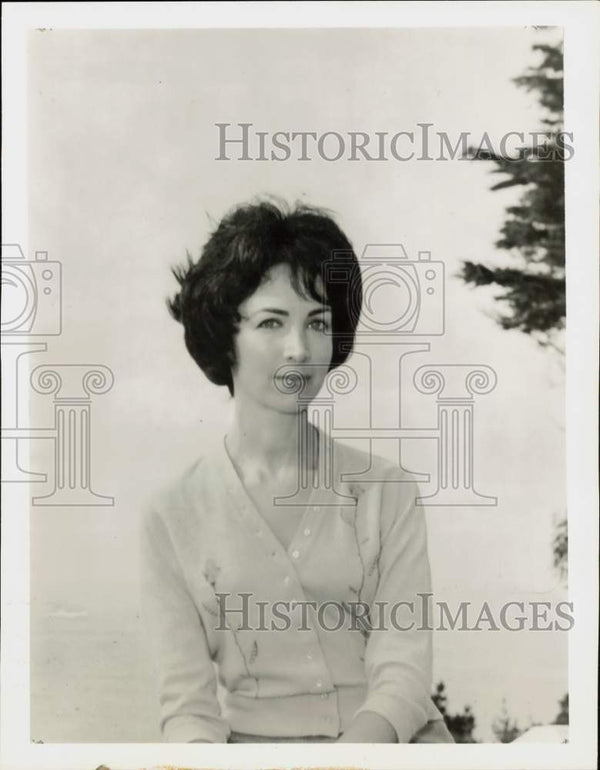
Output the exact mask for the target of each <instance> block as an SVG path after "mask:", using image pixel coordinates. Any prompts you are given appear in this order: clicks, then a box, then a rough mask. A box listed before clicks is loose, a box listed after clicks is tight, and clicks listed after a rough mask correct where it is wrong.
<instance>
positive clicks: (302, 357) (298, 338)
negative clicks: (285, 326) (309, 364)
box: [284, 329, 309, 361]
mask: <svg viewBox="0 0 600 770" xmlns="http://www.w3.org/2000/svg"><path fill="white" fill-rule="evenodd" d="M284 353H285V358H286V360H288V361H306V359H307V358H308V355H309V353H308V345H307V344H306V337H305V335H304V333H303V332H302V331H300V330H297V329H292V330H291V331H290V333H289V334H288V335H287V337H286V338H285V349H284Z"/></svg>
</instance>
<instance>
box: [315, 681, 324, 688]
mask: <svg viewBox="0 0 600 770" xmlns="http://www.w3.org/2000/svg"><path fill="white" fill-rule="evenodd" d="M316 684H317V687H318V688H319V689H321V687H323V682H322V681H321V680H320V679H317V683H316Z"/></svg>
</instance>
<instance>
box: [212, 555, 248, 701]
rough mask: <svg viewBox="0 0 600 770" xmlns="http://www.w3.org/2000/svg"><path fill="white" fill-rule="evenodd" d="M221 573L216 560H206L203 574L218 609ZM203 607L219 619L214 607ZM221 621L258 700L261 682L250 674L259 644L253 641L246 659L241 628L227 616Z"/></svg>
mask: <svg viewBox="0 0 600 770" xmlns="http://www.w3.org/2000/svg"><path fill="white" fill-rule="evenodd" d="M220 572H221V568H220V567H219V565H218V564H217V563H216V562H215V561H214V559H211V558H208V559H207V560H206V562H205V564H204V573H203V574H204V577H205V579H206V582H207V583H208V584H209V585H210V587H211V588H212V590H213V594H215V596H214V604H215V606H216V607H218V602H217V597H216V594H217V579H218V577H219V573H220ZM202 606H203V607H204V609H205V610H206V611H207V612H209V613H210V614H211V615H212V616H213V617H218V616H219V614H220V613H219V612H218V610H217V609H215V608H214V607H209V606H208V605H207V604H206V602H202ZM221 620H222V621H224V623H225V625H226V627H227V628H228V630H229V631H231V635H232V637H233V641H234V642H235V646H236V647H237V649H238V651H239V653H240V656H241V658H242V662H243V664H244V668H245V670H246V675H247V676H248V678H249V679H254V682H255V685H256V687H255V691H254V697H255V698H258V697H259V681H258V678H257V677H255V676H254V675H253V674H252V673H251V672H250V666H251V665H252V664H253V663H254V661H255V660H256V658H257V657H258V642H257V641H256V639H254V640H253V642H252V646H251V647H250V652H249V653H248V656H247V657H246V653H245V652H244V649H243V647H242V645H241V644H240V640H239V638H238V632H239V628H233V627H232V625H231V624H230V623H229V621H228V620H227V618H226V617H225V616H223V617H222V618H221Z"/></svg>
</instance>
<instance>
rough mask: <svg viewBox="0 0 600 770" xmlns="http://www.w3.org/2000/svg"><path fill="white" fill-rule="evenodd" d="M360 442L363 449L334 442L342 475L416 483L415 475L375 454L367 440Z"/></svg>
mask: <svg viewBox="0 0 600 770" xmlns="http://www.w3.org/2000/svg"><path fill="white" fill-rule="evenodd" d="M360 441H361V444H362V448H358V447H356V446H352V445H350V444H347V443H345V442H343V441H337V440H335V441H334V442H333V444H334V456H335V463H336V466H337V467H338V468H339V471H340V472H341V473H343V474H348V473H356V474H364V475H365V478H367V477H368V478H372V479H375V478H379V479H381V480H382V482H386V481H390V482H394V481H398V482H401V483H406V484H408V483H411V482H414V481H415V477H414V476H413V474H412V473H410V472H409V471H407V470H405V469H404V468H402V467H400V466H399V465H398V463H397V462H393V461H392V460H390V459H388V458H387V457H384V456H383V455H379V454H376V453H375V452H373V451H372V448H371V447H369V442H368V440H367V439H361V440H360Z"/></svg>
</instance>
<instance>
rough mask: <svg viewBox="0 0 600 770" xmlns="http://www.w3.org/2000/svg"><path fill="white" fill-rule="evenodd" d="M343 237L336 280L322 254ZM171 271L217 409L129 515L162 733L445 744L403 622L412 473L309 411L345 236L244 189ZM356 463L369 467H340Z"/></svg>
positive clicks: (329, 344) (351, 306) (411, 631)
mask: <svg viewBox="0 0 600 770" xmlns="http://www.w3.org/2000/svg"><path fill="white" fill-rule="evenodd" d="M340 254H341V255H342V259H343V264H344V278H343V280H340V277H339V276H340V271H339V270H337V271H336V270H333V269H329V268H328V267H327V266H328V265H330V264H331V263H332V260H334V262H335V259H338V260H339V255H340ZM175 275H176V277H177V279H178V281H179V283H180V291H179V293H178V294H177V296H176V297H175V298H174V299H173V300H172V301H171V302H170V309H171V312H172V314H173V316H174V317H175V318H176V319H177V320H178V321H180V322H181V323H182V324H183V326H184V329H185V342H186V345H187V348H188V351H189V352H190V354H191V355H192V357H193V359H194V360H195V361H196V363H197V364H198V365H199V366H200V368H201V369H202V370H203V372H204V373H205V374H206V376H207V377H208V378H209V379H210V380H211V381H212V382H213V383H215V384H216V385H225V386H227V388H228V389H229V392H230V394H231V395H232V397H233V400H234V416H233V420H232V423H231V425H230V426H229V428H228V430H227V432H226V434H225V435H224V436H223V437H222V439H221V440H220V441H218V442H217V443H216V445H215V446H213V447H209V448H207V449H206V451H205V452H204V453H203V457H202V458H201V459H200V460H199V461H198V462H196V463H195V464H194V465H193V466H192V467H191V468H190V469H188V470H187V471H186V473H185V474H183V476H182V477H181V478H180V479H178V480H177V481H176V482H175V483H173V484H172V485H170V486H169V487H168V488H167V489H166V490H164V491H163V492H162V493H161V494H160V495H158V496H157V497H156V499H155V500H154V502H153V504H152V505H151V506H150V507H149V509H148V511H147V514H146V516H145V519H144V526H143V552H142V558H143V565H144V574H143V589H142V590H143V604H144V612H145V616H146V617H147V620H148V623H149V625H150V637H151V638H152V640H153V642H154V647H155V656H156V657H155V660H156V666H157V671H158V676H159V689H160V703H161V726H162V730H163V734H164V736H165V737H166V739H167V740H173V741H179V742H227V741H229V742H232V743H233V742H244V741H247V742H252V741H286V740H288V741H330V742H333V741H340V742H373V743H378V742H380V743H393V742H400V743H404V742H409V741H411V740H417V741H419V740H420V741H427V742H438V741H444V742H445V741H448V742H450V741H451V740H452V739H451V738H450V736H449V734H448V732H447V730H445V728H444V727H443V722H441V721H440V720H441V715H440V714H439V712H438V711H437V710H436V709H435V708H434V706H433V704H432V702H431V699H430V688H431V638H430V636H431V635H430V630H429V629H427V628H425V629H424V630H423V629H421V630H419V620H420V619H421V612H422V610H421V606H422V604H423V596H425V597H427V595H428V593H429V586H430V580H429V563H428V557H427V546H426V532H425V523H424V517H423V514H422V511H421V510H420V509H417V508H416V507H415V497H416V495H417V488H416V485H415V484H414V482H412V480H411V479H410V478H409V477H408V476H407V475H406V474H405V473H404V472H403V471H401V470H400V469H399V468H397V467H395V466H394V465H393V464H391V463H389V462H387V461H385V460H383V459H381V458H378V457H370V456H368V455H367V454H366V453H364V452H359V451H357V450H355V449H351V448H350V447H348V446H346V445H343V444H341V443H339V442H335V443H333V442H331V441H330V440H328V437H327V436H326V435H325V434H324V433H323V432H322V431H320V430H318V429H316V428H315V427H313V426H312V425H310V424H309V423H308V422H307V420H306V414H307V406H308V404H309V403H310V401H311V400H312V399H314V397H315V396H316V395H317V393H318V392H319V390H320V388H321V385H322V384H323V381H324V378H325V377H326V375H327V373H328V372H329V371H331V370H332V369H334V368H335V367H337V366H339V365H340V364H342V363H344V361H345V360H346V359H347V357H348V356H349V354H350V352H351V349H352V343H353V339H354V333H355V329H356V325H357V322H358V311H359V309H360V303H361V299H362V288H361V280H360V269H359V266H358V262H357V259H356V256H355V254H354V251H353V249H352V246H351V244H350V242H349V241H348V239H347V238H346V236H345V235H344V234H343V233H342V231H341V230H340V229H339V227H338V226H337V225H336V224H335V222H334V221H333V220H332V219H331V218H330V217H329V216H328V215H326V214H325V213H324V212H322V211H319V210H318V209H313V208H310V207H306V206H302V207H297V208H296V209H294V210H292V211H286V210H284V209H280V208H278V207H276V206H275V205H273V204H271V203H258V204H256V205H250V206H242V207H239V208H237V209H236V210H235V211H233V213H231V214H230V215H228V216H227V217H226V218H225V219H223V221H222V222H221V223H220V224H219V226H218V227H217V229H216V231H215V232H214V233H213V234H212V235H211V237H210V239H209V240H208V242H207V244H206V246H205V247H204V250H203V253H202V255H201V258H200V259H199V260H198V261H197V262H196V263H193V262H192V261H191V260H189V259H188V265H187V266H186V267H185V268H183V269H179V270H176V271H175ZM324 469H329V470H330V472H331V475H332V478H333V479H334V483H333V484H330V483H324V482H325V481H326V476H325V475H324ZM366 469H369V471H370V474H371V478H378V479H379V480H378V481H375V482H373V481H371V482H369V483H366V482H365V483H363V484H360V485H356V484H352V483H350V484H349V483H347V482H344V481H343V477H342V474H346V475H347V474H349V473H354V474H360V473H361V472H364V471H365V470H366ZM299 479H300V480H301V483H299ZM411 603H412V604H411ZM400 610H403V612H401V611H400ZM376 616H377V617H376ZM213 664H216V672H217V674H218V677H219V680H220V682H221V684H222V685H223V688H224V693H225V697H224V701H223V709H221V706H220V704H219V700H218V698H217V676H216V673H215V665H213Z"/></svg>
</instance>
